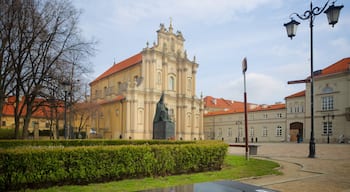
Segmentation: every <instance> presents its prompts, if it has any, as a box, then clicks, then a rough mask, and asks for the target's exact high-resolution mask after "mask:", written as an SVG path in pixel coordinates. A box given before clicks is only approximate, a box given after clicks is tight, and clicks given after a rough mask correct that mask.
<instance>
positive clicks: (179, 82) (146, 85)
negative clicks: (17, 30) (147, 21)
mask: <svg viewBox="0 0 350 192" xmlns="http://www.w3.org/2000/svg"><path fill="white" fill-rule="evenodd" d="M157 35H158V40H157V43H154V44H153V46H151V47H149V45H148V43H147V47H146V48H144V49H143V50H142V51H141V52H140V53H138V54H136V55H134V56H132V57H130V58H128V59H126V60H124V61H121V62H120V63H117V64H115V65H113V66H112V67H111V68H109V69H108V70H107V71H105V72H104V73H102V74H101V75H100V76H99V77H97V78H96V79H95V80H94V81H92V82H91V83H90V88H91V101H92V103H94V104H95V106H96V107H94V109H93V114H92V116H91V117H92V118H91V130H92V132H95V131H96V133H97V134H99V135H101V136H102V137H103V138H109V139H110V138H123V139H152V134H153V118H154V115H155V109H156V104H157V102H158V101H159V98H160V96H161V94H162V92H164V99H165V103H166V105H167V108H168V109H169V115H170V117H171V118H172V120H173V122H174V123H175V138H176V139H185V140H194V139H202V138H203V123H202V122H203V111H202V110H203V109H202V108H203V103H202V100H201V99H199V98H197V97H196V94H195V91H196V73H197V69H198V64H197V63H196V60H195V58H194V59H193V60H189V59H188V58H187V53H186V51H185V49H184V41H185V39H184V37H183V36H182V33H181V32H179V31H178V32H176V33H174V32H173V27H172V25H171V24H170V26H169V28H168V29H166V28H165V27H164V25H163V24H161V25H160V29H159V30H158V31H157Z"/></svg>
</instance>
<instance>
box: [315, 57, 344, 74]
mask: <svg viewBox="0 0 350 192" xmlns="http://www.w3.org/2000/svg"><path fill="white" fill-rule="evenodd" d="M345 71H350V57H348V58H344V59H342V60H340V61H338V62H336V63H334V64H333V65H330V66H328V67H326V68H324V69H323V70H322V72H321V74H320V75H329V74H334V73H340V72H345Z"/></svg>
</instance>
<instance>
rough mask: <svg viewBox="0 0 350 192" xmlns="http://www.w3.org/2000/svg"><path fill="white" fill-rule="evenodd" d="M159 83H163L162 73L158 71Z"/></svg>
mask: <svg viewBox="0 0 350 192" xmlns="http://www.w3.org/2000/svg"><path fill="white" fill-rule="evenodd" d="M157 84H158V85H161V84H162V73H161V72H160V71H158V73H157Z"/></svg>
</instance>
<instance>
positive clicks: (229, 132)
mask: <svg viewBox="0 0 350 192" xmlns="http://www.w3.org/2000/svg"><path fill="white" fill-rule="evenodd" d="M227 136H228V137H232V128H228V132H227Z"/></svg>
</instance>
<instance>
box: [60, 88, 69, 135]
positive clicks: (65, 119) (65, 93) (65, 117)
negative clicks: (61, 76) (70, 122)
mask: <svg viewBox="0 0 350 192" xmlns="http://www.w3.org/2000/svg"><path fill="white" fill-rule="evenodd" d="M61 84H62V85H63V89H64V114H63V119H64V124H63V129H64V139H69V130H68V127H67V93H68V91H69V86H70V83H69V82H67V81H64V82H62V83H61Z"/></svg>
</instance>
